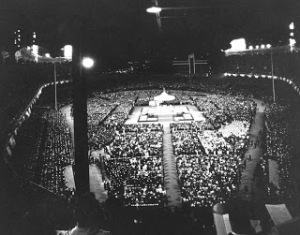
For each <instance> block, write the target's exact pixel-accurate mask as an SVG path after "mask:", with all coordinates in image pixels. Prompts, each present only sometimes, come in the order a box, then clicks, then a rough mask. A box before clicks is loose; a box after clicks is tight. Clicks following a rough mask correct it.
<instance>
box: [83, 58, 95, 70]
mask: <svg viewBox="0 0 300 235" xmlns="http://www.w3.org/2000/svg"><path fill="white" fill-rule="evenodd" d="M82 65H83V67H84V68H86V69H90V68H92V67H93V66H94V60H93V59H92V58H90V57H83V59H82Z"/></svg>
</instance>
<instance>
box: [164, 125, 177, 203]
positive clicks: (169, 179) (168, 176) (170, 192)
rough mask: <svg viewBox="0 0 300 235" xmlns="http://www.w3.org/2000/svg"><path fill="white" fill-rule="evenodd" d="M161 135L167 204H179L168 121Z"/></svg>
mask: <svg viewBox="0 0 300 235" xmlns="http://www.w3.org/2000/svg"><path fill="white" fill-rule="evenodd" d="M163 128H164V135H163V164H164V175H165V189H166V191H167V197H168V206H170V207H180V206H181V192H180V187H179V184H178V174H177V168H176V162H175V155H174V152H173V145H172V135H171V129H170V123H164V124H163Z"/></svg>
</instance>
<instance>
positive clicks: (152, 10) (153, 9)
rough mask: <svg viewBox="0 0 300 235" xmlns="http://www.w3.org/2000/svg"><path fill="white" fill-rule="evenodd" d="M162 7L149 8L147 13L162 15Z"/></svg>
mask: <svg viewBox="0 0 300 235" xmlns="http://www.w3.org/2000/svg"><path fill="white" fill-rule="evenodd" d="M161 10H162V9H161V7H156V6H153V7H149V8H147V10H146V11H147V12H148V13H156V14H157V13H160V12H161Z"/></svg>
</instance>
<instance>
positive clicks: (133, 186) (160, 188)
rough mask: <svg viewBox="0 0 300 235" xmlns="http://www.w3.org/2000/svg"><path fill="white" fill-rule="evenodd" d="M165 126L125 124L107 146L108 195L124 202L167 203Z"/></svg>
mask: <svg viewBox="0 0 300 235" xmlns="http://www.w3.org/2000/svg"><path fill="white" fill-rule="evenodd" d="M162 135H163V131H162V126H161V125H160V124H132V125H126V126H123V127H122V129H121V130H120V131H119V132H118V133H117V135H116V136H115V139H114V141H113V142H112V143H111V144H110V145H109V146H107V147H106V149H107V150H106V151H107V154H106V155H105V158H104V169H105V175H106V177H107V178H106V181H107V185H108V186H107V189H108V192H109V195H112V196H113V197H117V198H118V197H122V198H124V203H125V205H136V204H138V205H139V204H140V205H149V204H153V205H164V203H165V190H164V179H163V178H164V177H163V164H162Z"/></svg>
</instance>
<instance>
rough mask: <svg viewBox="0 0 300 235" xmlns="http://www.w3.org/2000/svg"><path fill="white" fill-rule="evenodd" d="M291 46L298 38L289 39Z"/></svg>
mask: <svg viewBox="0 0 300 235" xmlns="http://www.w3.org/2000/svg"><path fill="white" fill-rule="evenodd" d="M289 42H290V46H294V45H295V44H296V40H295V39H294V38H290V39H289Z"/></svg>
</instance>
